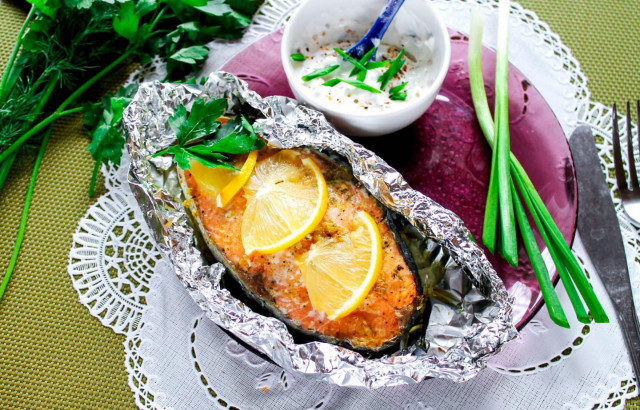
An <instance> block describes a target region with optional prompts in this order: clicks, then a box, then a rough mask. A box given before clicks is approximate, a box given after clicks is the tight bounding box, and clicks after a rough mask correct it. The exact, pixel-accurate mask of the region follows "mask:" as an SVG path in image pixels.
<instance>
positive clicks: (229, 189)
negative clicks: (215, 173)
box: [216, 151, 258, 207]
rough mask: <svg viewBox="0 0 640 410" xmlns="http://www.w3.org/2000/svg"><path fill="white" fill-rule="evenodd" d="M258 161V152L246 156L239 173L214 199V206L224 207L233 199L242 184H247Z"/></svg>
mask: <svg viewBox="0 0 640 410" xmlns="http://www.w3.org/2000/svg"><path fill="white" fill-rule="evenodd" d="M257 159H258V151H251V152H250V153H249V155H248V156H247V159H246V160H245V161H244V165H242V168H240V172H238V173H237V174H236V175H235V176H234V177H233V179H232V180H231V181H229V183H228V184H227V185H225V186H224V188H222V191H220V193H219V194H218V196H217V197H216V204H217V205H218V206H219V207H224V206H226V205H227V204H228V203H229V201H231V200H232V199H233V197H234V196H235V195H236V194H237V193H238V191H240V189H242V187H243V186H244V184H246V183H247V180H248V179H249V177H250V176H251V171H253V168H254V167H255V166H256V161H257Z"/></svg>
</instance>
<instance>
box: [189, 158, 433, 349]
mask: <svg viewBox="0 0 640 410" xmlns="http://www.w3.org/2000/svg"><path fill="white" fill-rule="evenodd" d="M294 150H295V151H297V152H298V153H299V154H300V155H301V156H302V158H307V157H308V158H311V159H312V160H313V161H314V162H315V163H316V164H317V165H318V167H319V168H320V170H321V171H322V174H323V176H324V178H325V181H326V184H327V190H328V206H327V211H326V213H325V214H324V216H323V218H322V220H321V222H320V223H319V224H318V225H317V227H316V228H315V229H314V230H313V231H312V232H311V233H310V234H308V235H307V236H306V237H305V238H303V239H302V240H301V241H300V242H298V243H297V244H295V245H294V246H291V247H289V248H287V249H284V250H282V251H279V252H276V253H273V254H266V255H265V254H257V253H255V252H254V253H252V254H250V255H247V254H245V250H244V248H243V245H242V240H241V226H242V217H243V212H244V209H245V206H246V202H247V201H246V199H245V197H244V196H243V194H242V191H240V192H239V193H238V194H237V195H235V197H234V198H233V199H232V200H231V201H230V202H229V203H228V204H227V205H226V206H225V207H218V206H217V204H216V198H215V196H214V195H212V194H211V193H210V192H209V191H207V189H206V188H204V187H202V186H199V184H198V181H197V180H196V179H195V178H194V177H193V175H192V174H191V172H190V171H188V170H186V171H180V172H179V175H180V182H181V185H182V189H183V192H184V194H185V198H186V201H185V204H186V205H187V206H188V207H189V209H190V211H191V216H192V217H193V219H194V221H195V223H196V225H197V226H198V227H199V229H200V233H201V234H202V237H203V238H204V240H205V242H206V244H207V245H208V248H209V249H210V250H211V252H212V254H213V255H214V257H215V258H216V259H217V260H218V261H220V262H222V263H223V264H224V265H225V266H226V268H227V271H228V272H229V273H230V274H231V276H232V277H233V278H234V279H235V280H236V281H237V282H238V283H239V284H240V285H241V287H242V289H243V291H244V292H245V293H246V294H248V295H249V296H250V297H251V298H252V299H253V300H254V301H257V302H259V304H260V305H261V306H262V307H264V308H265V309H267V310H268V311H269V312H270V314H271V315H273V316H275V317H277V318H278V319H280V320H282V321H284V322H285V323H286V324H287V325H289V326H290V327H291V328H293V329H295V330H296V331H298V332H301V333H303V334H304V335H307V336H311V337H312V338H315V339H320V340H323V341H327V342H330V343H335V344H339V345H343V346H346V347H349V348H352V349H354V350H361V351H368V352H378V351H381V350H384V349H386V348H388V347H390V346H393V345H395V344H396V343H398V342H399V341H400V340H401V339H402V337H403V335H404V334H405V333H406V332H407V331H408V330H409V329H410V328H411V326H413V324H414V323H415V321H416V320H418V318H417V316H419V315H418V313H419V312H420V310H421V308H422V307H423V302H424V300H423V296H422V287H421V284H420V280H419V277H418V275H417V269H416V267H415V264H414V263H413V260H412V256H411V254H410V252H409V251H408V249H407V246H406V245H405V244H404V242H403V239H402V238H401V237H400V235H399V234H398V231H397V229H396V228H395V223H394V222H393V221H392V218H390V217H388V214H389V212H391V211H389V210H388V209H386V208H385V207H384V206H383V205H382V204H380V202H379V201H378V200H377V199H375V198H374V197H373V196H372V195H371V194H370V193H369V192H368V191H367V190H366V189H365V188H364V187H363V186H362V184H361V183H360V182H359V181H357V180H356V179H355V178H354V176H353V175H352V172H351V169H350V167H349V165H348V164H346V163H345V161H344V160H342V159H340V158H337V157H336V156H335V154H328V153H323V152H320V151H318V150H315V149H309V148H296V149H294ZM276 152H278V149H276V148H271V147H266V148H264V149H262V150H261V151H259V153H258V162H260V161H261V160H263V159H264V158H267V157H269V156H271V155H274V154H275V153H276ZM244 158H245V157H243V156H238V157H237V158H235V161H236V162H235V165H241V164H242V163H243V161H244ZM359 211H365V212H367V213H368V214H369V215H371V217H373V219H374V220H375V221H376V223H377V225H378V229H379V231H380V234H381V238H382V249H383V257H382V269H381V271H380V274H379V276H378V279H377V281H376V283H375V284H374V286H373V288H372V289H371V291H370V292H369V293H368V295H367V296H366V298H365V299H364V301H363V302H362V303H361V304H360V305H359V306H358V307H357V308H356V309H355V310H354V311H353V312H352V313H350V314H348V315H347V316H345V317H342V318H339V319H336V320H330V319H329V318H328V317H327V316H326V315H325V314H324V313H323V312H320V311H317V310H314V309H313V306H312V305H311V302H310V300H309V296H308V294H307V290H306V288H305V286H304V282H303V279H302V274H301V271H300V268H299V266H298V264H297V262H296V259H297V258H299V257H300V256H301V255H304V254H305V253H306V252H308V251H309V249H310V248H311V247H312V246H313V244H314V243H317V242H318V241H319V240H321V239H322V238H329V237H331V236H333V235H337V234H339V233H340V232H344V231H345V230H346V229H348V227H349V224H350V223H351V221H352V220H353V219H354V217H355V215H356V213H357V212H359Z"/></svg>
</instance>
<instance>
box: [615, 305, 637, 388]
mask: <svg viewBox="0 0 640 410" xmlns="http://www.w3.org/2000/svg"><path fill="white" fill-rule="evenodd" d="M629 310H630V311H626V312H622V311H620V310H618V320H619V321H620V327H621V328H622V334H623V335H624V338H625V342H626V344H627V347H628V349H627V350H628V351H629V356H630V358H631V364H632V366H633V371H634V373H635V375H636V380H638V378H639V377H640V322H638V314H637V312H636V310H635V308H633V306H632V308H631V309H629Z"/></svg>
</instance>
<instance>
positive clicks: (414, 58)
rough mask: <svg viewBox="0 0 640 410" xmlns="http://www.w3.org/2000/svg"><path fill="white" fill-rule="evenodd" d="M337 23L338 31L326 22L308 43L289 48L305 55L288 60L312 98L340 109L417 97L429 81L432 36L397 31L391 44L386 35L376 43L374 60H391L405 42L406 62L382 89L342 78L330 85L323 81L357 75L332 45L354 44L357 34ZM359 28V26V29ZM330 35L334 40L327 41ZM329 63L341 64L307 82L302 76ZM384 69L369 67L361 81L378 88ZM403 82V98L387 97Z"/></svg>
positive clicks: (372, 107)
mask: <svg viewBox="0 0 640 410" xmlns="http://www.w3.org/2000/svg"><path fill="white" fill-rule="evenodd" d="M340 23H342V24H340ZM340 23H339V24H337V25H336V27H335V29H336V30H339V31H338V32H337V33H336V31H334V30H331V27H326V26H325V28H326V30H324V31H322V32H321V33H320V34H318V35H314V36H313V37H312V38H311V39H310V40H309V42H308V43H306V44H304V45H303V46H302V47H300V48H298V49H297V50H293V51H292V52H295V53H300V54H302V55H304V56H305V57H306V59H305V60H304V61H291V62H290V64H291V67H292V69H293V74H294V76H295V77H297V78H298V79H299V82H300V84H301V85H302V86H303V87H305V88H307V89H308V91H309V93H310V94H311V96H312V97H313V98H314V99H315V100H321V101H323V102H324V104H325V105H327V106H329V107H331V108H333V109H335V110H339V111H341V112H349V113H371V112H374V113H375V112H388V111H392V110H394V109H399V108H402V107H404V106H406V105H407V104H410V103H411V101H412V100H415V99H417V98H419V97H420V95H421V93H422V92H423V91H425V89H426V88H428V87H429V86H430V85H431V84H432V82H433V75H430V72H429V68H430V67H431V66H432V65H433V61H432V59H431V58H432V55H433V39H432V38H431V36H428V38H425V39H421V38H419V37H418V36H415V35H412V36H397V35H396V36H391V37H392V38H391V40H392V41H393V40H395V41H394V42H393V43H392V44H389V43H387V42H386V41H384V40H386V37H387V36H385V39H383V41H384V42H383V43H382V44H380V45H379V46H378V50H377V52H376V59H375V61H392V60H393V59H394V58H395V57H396V56H397V55H398V53H399V52H400V50H401V49H402V48H403V47H405V46H404V44H407V47H406V48H405V53H404V56H403V57H402V58H403V59H404V60H405V64H404V66H403V67H402V69H401V70H400V72H399V73H398V74H396V75H395V76H394V77H393V79H391V81H390V82H389V83H388V85H387V86H386V87H385V89H384V90H382V92H381V93H379V94H377V93H372V92H370V91H366V90H362V89H360V88H356V87H354V86H353V85H350V84H347V83H344V82H340V83H338V84H337V85H335V86H333V87H329V86H324V85H322V84H323V83H325V82H327V81H329V80H331V79H334V78H344V79H350V80H356V76H352V77H349V73H350V72H351V71H352V70H353V68H354V66H353V64H351V63H350V62H348V61H345V60H344V59H343V58H342V57H341V56H340V55H338V54H337V53H336V52H335V51H334V48H339V49H341V50H347V49H348V48H349V47H351V46H352V45H353V44H355V42H356V41H357V40H358V39H359V37H358V36H356V35H355V34H354V32H353V31H352V30H351V29H349V28H348V27H346V26H345V25H344V22H340ZM327 26H328V25H327ZM361 30H362V29H361V28H360V30H358V31H361ZM332 39H333V40H334V41H330V40H332ZM327 40H329V41H327ZM398 40H399V41H398ZM330 65H340V67H339V68H338V69H337V70H335V71H333V72H331V73H329V74H327V75H325V76H322V77H317V78H314V79H312V80H309V81H306V82H305V81H303V80H302V77H303V76H304V75H307V74H309V73H311V72H313V71H315V70H318V69H320V68H324V67H327V66H330ZM387 69H388V66H386V67H380V68H375V69H370V70H368V71H367V76H366V79H365V80H364V82H365V83H366V84H367V85H370V86H372V87H374V88H377V89H379V88H380V85H381V84H380V82H378V78H379V77H380V76H381V75H382V74H383V73H384V72H385V71H386V70H387ZM404 82H407V85H406V86H405V87H404V88H403V89H402V90H401V92H406V94H407V97H406V99H405V100H392V99H390V98H389V91H390V90H391V89H392V88H393V87H395V86H397V85H400V84H402V83H404Z"/></svg>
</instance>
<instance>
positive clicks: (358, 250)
mask: <svg viewBox="0 0 640 410" xmlns="http://www.w3.org/2000/svg"><path fill="white" fill-rule="evenodd" d="M299 264H300V269H301V271H302V280H303V281H304V284H305V286H306V288H307V292H308V293H309V300H310V301H311V305H312V306H313V308H314V309H315V310H318V311H321V312H324V313H325V314H326V315H327V316H328V317H329V319H331V320H336V319H339V318H341V317H344V316H346V315H348V314H349V313H351V312H353V311H354V310H355V309H356V308H357V307H358V306H359V305H360V304H361V303H362V301H364V299H365V297H366V296H367V294H369V291H370V290H371V288H372V287H373V285H374V284H375V283H376V280H377V279H378V275H379V274H380V270H381V269H382V239H381V237H380V231H379V230H378V225H377V224H376V222H375V221H374V220H373V218H372V217H371V216H370V215H369V214H368V213H366V212H364V211H360V212H358V213H357V214H356V217H355V219H354V227H353V229H352V230H351V231H350V232H349V233H348V234H346V235H343V236H342V237H339V238H331V239H326V240H323V241H320V242H318V243H316V244H315V245H314V246H312V248H311V249H310V250H309V252H307V254H306V255H305V256H303V258H302V260H301V261H299Z"/></svg>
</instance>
